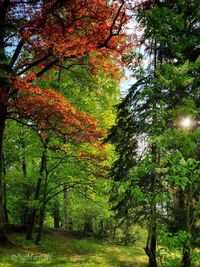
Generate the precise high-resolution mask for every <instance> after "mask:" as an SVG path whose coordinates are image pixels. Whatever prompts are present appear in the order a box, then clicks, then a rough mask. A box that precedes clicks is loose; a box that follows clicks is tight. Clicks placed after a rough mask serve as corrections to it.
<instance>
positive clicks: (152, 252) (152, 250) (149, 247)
mask: <svg viewBox="0 0 200 267" xmlns="http://www.w3.org/2000/svg"><path fill="white" fill-rule="evenodd" d="M151 153H152V161H153V162H158V159H157V151H156V145H155V144H153V145H152V152H151ZM156 186H157V177H156V173H155V172H154V171H153V172H152V174H151V206H150V208H151V212H150V223H149V230H148V237H147V243H146V247H145V249H144V250H145V252H146V254H147V256H148V258H149V264H148V265H147V267H158V265H157V261H156V201H155V198H156Z"/></svg>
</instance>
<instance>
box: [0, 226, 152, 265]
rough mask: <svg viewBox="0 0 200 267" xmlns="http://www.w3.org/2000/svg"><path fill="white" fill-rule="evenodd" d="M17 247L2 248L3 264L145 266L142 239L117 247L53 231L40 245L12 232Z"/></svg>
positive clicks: (1, 258) (0, 263) (11, 236)
mask: <svg viewBox="0 0 200 267" xmlns="http://www.w3.org/2000/svg"><path fill="white" fill-rule="evenodd" d="M10 238H11V239H12V241H13V242H14V244H15V246H10V247H0V267H10V266H13V267H22V266H23V267H34V266H43V267H46V266H48V267H64V266H67V267H80V266H81V267H96V266H99V267H145V266H146V265H147V262H148V260H147V257H146V255H145V252H144V250H143V246H144V244H143V240H142V239H140V240H139V241H138V242H136V243H135V245H134V246H117V245H112V244H107V243H102V242H98V241H96V240H91V239H75V238H72V237H69V236H67V235H65V234H64V233H62V232H59V231H58V232H56V231H52V233H48V234H47V233H46V234H45V235H44V236H43V240H42V241H41V243H40V245H35V244H34V243H33V242H30V241H27V240H25V238H24V235H22V234H12V235H10Z"/></svg>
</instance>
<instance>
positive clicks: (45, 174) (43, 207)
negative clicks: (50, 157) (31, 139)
mask: <svg viewBox="0 0 200 267" xmlns="http://www.w3.org/2000/svg"><path fill="white" fill-rule="evenodd" d="M43 145H44V151H43V156H42V170H41V172H40V173H41V176H42V177H43V179H44V192H43V198H42V205H41V208H40V214H39V228H38V232H37V236H36V240H35V243H36V244H38V243H39V242H40V241H41V237H42V230H43V225H44V218H45V211H46V197H47V186H48V171H47V158H46V156H47V155H46V153H47V141H44V144H43Z"/></svg>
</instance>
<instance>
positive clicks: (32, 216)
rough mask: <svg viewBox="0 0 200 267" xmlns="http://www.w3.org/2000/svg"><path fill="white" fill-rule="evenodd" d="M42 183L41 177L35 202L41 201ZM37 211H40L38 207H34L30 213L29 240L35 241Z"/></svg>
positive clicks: (27, 236) (27, 234)
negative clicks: (34, 231)
mask: <svg viewBox="0 0 200 267" xmlns="http://www.w3.org/2000/svg"><path fill="white" fill-rule="evenodd" d="M41 183H42V178H41V177H40V178H38V181H37V186H36V191H35V198H34V200H39V195H40V187H41ZM37 210H38V209H37V208H36V207H34V208H32V209H31V210H30V213H29V216H28V225H27V233H26V239H27V240H32V239H33V230H34V227H35V219H36V215H37Z"/></svg>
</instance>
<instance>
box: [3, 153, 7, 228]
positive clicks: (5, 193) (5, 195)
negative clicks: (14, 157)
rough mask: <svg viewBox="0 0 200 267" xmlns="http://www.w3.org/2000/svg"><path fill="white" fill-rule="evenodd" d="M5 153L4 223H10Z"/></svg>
mask: <svg viewBox="0 0 200 267" xmlns="http://www.w3.org/2000/svg"><path fill="white" fill-rule="evenodd" d="M5 164H6V163H5V157H4V154H3V195H4V203H3V206H4V223H5V224H7V223H8V209H7V186H6V165H5Z"/></svg>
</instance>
